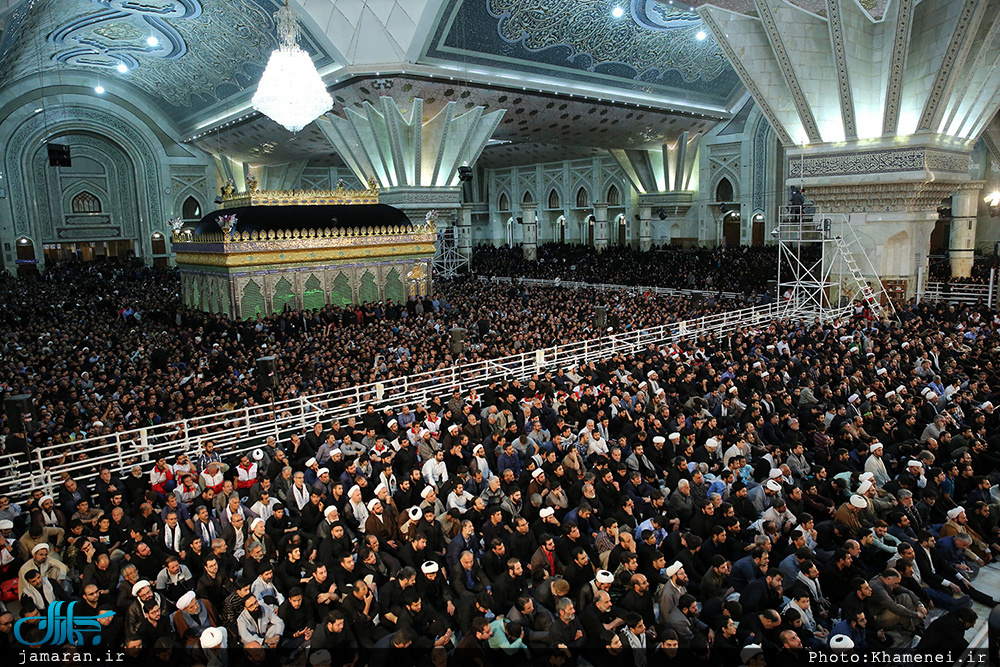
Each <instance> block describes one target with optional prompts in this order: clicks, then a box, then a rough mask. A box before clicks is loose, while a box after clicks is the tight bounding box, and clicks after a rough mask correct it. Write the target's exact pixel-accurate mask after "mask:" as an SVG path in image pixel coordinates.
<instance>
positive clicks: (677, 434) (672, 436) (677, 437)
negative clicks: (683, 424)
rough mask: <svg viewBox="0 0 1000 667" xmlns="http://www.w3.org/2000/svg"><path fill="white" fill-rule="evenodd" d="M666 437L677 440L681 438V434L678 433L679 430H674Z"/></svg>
mask: <svg viewBox="0 0 1000 667" xmlns="http://www.w3.org/2000/svg"><path fill="white" fill-rule="evenodd" d="M667 437H668V438H670V439H671V440H673V441H674V442H677V441H678V440H680V439H681V434H680V432H679V431H674V432H673V433H671V434H670V435H669V436H667Z"/></svg>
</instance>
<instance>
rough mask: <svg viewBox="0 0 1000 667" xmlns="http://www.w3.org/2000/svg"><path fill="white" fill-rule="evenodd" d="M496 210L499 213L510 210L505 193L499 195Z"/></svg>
mask: <svg viewBox="0 0 1000 667" xmlns="http://www.w3.org/2000/svg"><path fill="white" fill-rule="evenodd" d="M498 208H499V209H500V210H501V211H509V210H510V200H509V199H507V193H505V192H504V193H501V194H500V203H499V205H498Z"/></svg>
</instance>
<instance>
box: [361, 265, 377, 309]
mask: <svg viewBox="0 0 1000 667" xmlns="http://www.w3.org/2000/svg"><path fill="white" fill-rule="evenodd" d="M358 299H359V300H360V301H361V303H375V302H376V301H378V300H379V299H378V285H376V284H375V274H374V273H372V272H371V271H365V273H364V275H363V276H361V285H360V287H359V288H358Z"/></svg>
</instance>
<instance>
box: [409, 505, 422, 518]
mask: <svg viewBox="0 0 1000 667" xmlns="http://www.w3.org/2000/svg"><path fill="white" fill-rule="evenodd" d="M407 514H409V515H410V521H419V520H420V517H422V516H423V515H424V513H423V512H421V511H420V508H419V507H411V508H410V509H409V510H408V511H407Z"/></svg>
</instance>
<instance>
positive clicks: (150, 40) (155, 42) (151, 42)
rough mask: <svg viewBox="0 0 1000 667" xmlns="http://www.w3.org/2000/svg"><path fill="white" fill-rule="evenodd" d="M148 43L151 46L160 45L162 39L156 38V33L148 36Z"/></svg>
mask: <svg viewBox="0 0 1000 667" xmlns="http://www.w3.org/2000/svg"><path fill="white" fill-rule="evenodd" d="M146 43H147V44H149V45H150V46H158V45H159V43H160V40H159V39H157V38H156V35H150V36H149V37H147V38H146Z"/></svg>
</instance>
